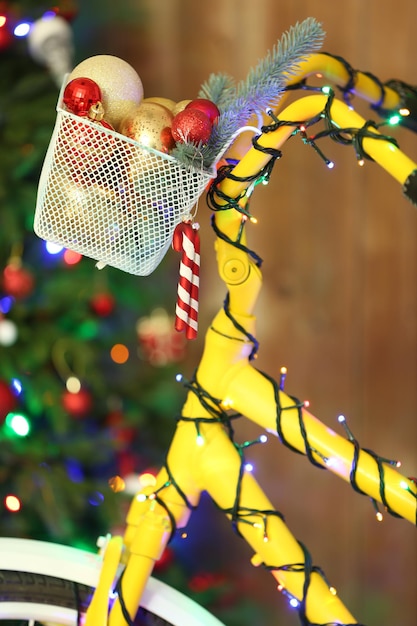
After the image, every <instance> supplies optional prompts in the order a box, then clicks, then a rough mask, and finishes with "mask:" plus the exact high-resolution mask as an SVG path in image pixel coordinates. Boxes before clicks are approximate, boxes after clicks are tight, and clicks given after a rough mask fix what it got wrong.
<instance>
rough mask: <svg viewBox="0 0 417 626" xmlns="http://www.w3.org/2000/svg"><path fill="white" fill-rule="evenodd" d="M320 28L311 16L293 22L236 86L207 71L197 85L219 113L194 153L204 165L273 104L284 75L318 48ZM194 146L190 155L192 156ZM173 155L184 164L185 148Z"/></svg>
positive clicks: (222, 77)
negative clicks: (208, 138) (207, 136)
mask: <svg viewBox="0 0 417 626" xmlns="http://www.w3.org/2000/svg"><path fill="white" fill-rule="evenodd" d="M323 39H324V31H323V30H322V28H321V25H320V24H319V22H317V21H316V20H315V19H314V18H311V17H309V18H307V19H305V20H304V21H303V22H301V23H298V22H297V24H295V26H292V27H291V28H290V29H289V30H288V31H287V32H286V33H284V34H283V35H282V37H281V39H280V40H279V41H278V42H277V43H276V45H275V46H274V47H273V49H272V50H271V51H269V52H268V54H267V55H266V56H265V57H264V58H263V59H261V60H260V61H259V63H258V64H257V65H256V67H254V68H252V69H251V70H250V71H249V73H248V76H247V77H246V79H245V80H242V81H240V82H239V83H238V84H237V85H236V86H234V85H233V82H232V80H231V79H230V77H229V76H227V75H225V74H219V75H213V74H212V75H211V76H210V78H209V80H208V81H207V82H206V83H204V85H203V86H202V88H201V92H200V93H201V94H204V95H203V97H207V98H209V99H212V100H213V101H214V102H215V103H216V104H217V106H218V107H219V109H220V117H219V120H218V123H217V125H216V126H215V127H214V128H213V133H212V136H211V137H210V141H209V142H208V144H207V145H206V146H204V147H203V148H201V147H200V146H199V148H198V153H199V156H200V158H201V157H202V159H203V164H204V166H205V167H207V168H208V167H210V166H211V165H212V163H213V162H214V160H215V159H216V158H217V156H218V155H219V154H221V152H222V151H223V150H224V148H225V146H227V144H228V143H229V142H230V140H231V139H232V137H233V135H234V134H235V133H236V132H237V131H238V130H239V129H240V128H242V127H243V126H245V125H246V124H247V123H248V120H249V119H250V118H251V117H252V115H253V114H256V113H258V114H259V113H262V112H263V111H265V110H266V109H268V108H270V107H271V108H273V107H274V106H276V105H277V103H278V101H279V99H280V97H281V95H282V93H283V92H284V90H285V86H286V84H287V81H288V79H289V78H290V77H291V76H293V75H294V74H296V73H297V69H298V67H299V64H300V63H301V62H302V61H303V60H305V59H306V58H307V57H308V56H309V55H310V54H312V53H314V52H315V51H316V50H318V49H319V48H320V47H321V45H322V42H323ZM196 152H197V150H196V148H195V147H194V150H193V151H192V153H193V155H194V156H193V157H192V158H193V159H195V156H196ZM173 154H174V156H176V158H178V159H180V160H182V159H184V158H185V159H186V160H187V162H188V164H190V161H189V160H188V156H189V151H188V149H183V148H181V149H179V150H178V149H176V150H175V151H174V153H173Z"/></svg>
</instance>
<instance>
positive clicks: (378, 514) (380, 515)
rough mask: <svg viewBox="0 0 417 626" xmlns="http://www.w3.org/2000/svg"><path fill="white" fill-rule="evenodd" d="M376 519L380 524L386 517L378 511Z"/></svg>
mask: <svg viewBox="0 0 417 626" xmlns="http://www.w3.org/2000/svg"><path fill="white" fill-rule="evenodd" d="M376 519H377V520H378V522H382V520H383V519H384V516H383V515H382V513H381V512H380V511H378V513H377V514H376Z"/></svg>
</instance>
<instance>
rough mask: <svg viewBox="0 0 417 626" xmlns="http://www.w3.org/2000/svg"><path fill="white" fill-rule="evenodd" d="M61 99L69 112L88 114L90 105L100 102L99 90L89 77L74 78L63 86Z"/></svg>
mask: <svg viewBox="0 0 417 626" xmlns="http://www.w3.org/2000/svg"><path fill="white" fill-rule="evenodd" d="M62 99H63V102H64V104H65V106H66V108H67V109H68V111H71V113H75V115H88V112H89V111H90V109H91V107H92V106H94V105H95V104H97V102H101V90H100V87H99V86H98V85H97V83H96V82H95V81H94V80H92V79H91V78H74V79H73V80H71V81H70V82H69V83H68V84H67V86H66V87H65V89H64V95H63V98H62Z"/></svg>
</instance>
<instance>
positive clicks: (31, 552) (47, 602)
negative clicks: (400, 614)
mask: <svg viewBox="0 0 417 626" xmlns="http://www.w3.org/2000/svg"><path fill="white" fill-rule="evenodd" d="M100 569H101V556H100V555H98V554H95V553H91V552H86V551H84V550H79V549H78V548H72V547H69V546H62V545H58V544H53V543H48V542H44V541H35V540H30V539H15V538H0V622H2V624H5V626H22V625H23V624H28V626H38V624H43V625H45V626H46V625H48V626H76V625H77V624H78V623H79V619H80V616H82V614H83V613H85V611H86V609H87V607H88V603H89V600H90V599H91V596H92V593H93V591H94V589H95V586H96V585H97V581H98V578H99V574H100ZM134 623H135V626H224V625H223V624H222V623H221V622H220V621H219V620H218V619H217V618H216V617H214V616H213V615H211V613H209V612H208V611H207V610H206V609H204V608H203V607H201V606H199V605H198V604H196V603H195V602H193V601H192V600H191V599H190V598H187V597H186V596H184V595H183V594H181V593H179V592H178V591H177V590H175V589H173V588H172V587H169V586H168V585H166V584H165V583H162V582H161V581H159V580H157V579H155V578H153V577H151V578H150V579H149V581H148V584H147V586H146V588H145V591H144V594H143V597H142V602H141V607H140V609H139V611H138V614H137V616H136V618H135V622H134Z"/></svg>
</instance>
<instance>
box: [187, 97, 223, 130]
mask: <svg viewBox="0 0 417 626" xmlns="http://www.w3.org/2000/svg"><path fill="white" fill-rule="evenodd" d="M185 108H186V109H198V110H199V111H202V112H203V113H205V114H206V115H207V117H208V118H209V120H210V122H211V123H212V124H214V123H215V122H217V120H218V118H219V116H220V111H219V109H218V107H217V106H216V105H215V104H214V102H212V101H211V100H207V98H196V99H195V100H191V102H189V103H188V104H187V106H186V107H185Z"/></svg>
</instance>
